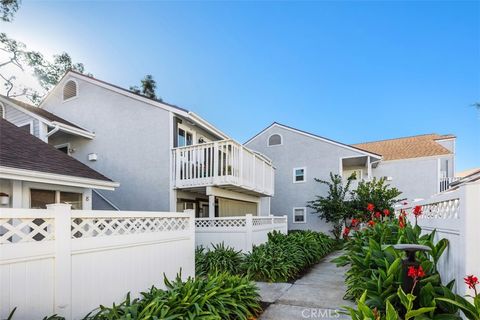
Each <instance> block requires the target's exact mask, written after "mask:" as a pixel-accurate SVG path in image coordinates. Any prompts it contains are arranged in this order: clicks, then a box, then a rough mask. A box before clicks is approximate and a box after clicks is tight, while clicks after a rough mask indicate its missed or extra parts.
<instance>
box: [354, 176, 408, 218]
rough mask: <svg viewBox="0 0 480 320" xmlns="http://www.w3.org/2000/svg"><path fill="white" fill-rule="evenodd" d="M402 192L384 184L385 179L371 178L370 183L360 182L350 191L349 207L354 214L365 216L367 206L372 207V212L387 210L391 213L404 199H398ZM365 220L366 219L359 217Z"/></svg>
mask: <svg viewBox="0 0 480 320" xmlns="http://www.w3.org/2000/svg"><path fill="white" fill-rule="evenodd" d="M401 194H402V192H401V191H400V190H398V189H397V188H395V187H391V186H390V185H389V184H388V183H386V179H385V178H380V179H377V178H373V179H372V180H371V181H361V182H360V183H359V184H358V187H357V189H356V190H354V191H352V202H351V206H352V209H354V210H355V211H356V212H361V214H362V215H365V211H366V208H367V206H368V204H373V205H374V208H375V209H374V210H375V211H379V212H383V210H385V209H388V210H389V211H390V212H393V209H394V208H393V205H394V204H395V203H397V202H399V201H403V200H405V199H399V198H398V196H400V195H401ZM361 218H367V219H368V217H365V216H364V217H361Z"/></svg>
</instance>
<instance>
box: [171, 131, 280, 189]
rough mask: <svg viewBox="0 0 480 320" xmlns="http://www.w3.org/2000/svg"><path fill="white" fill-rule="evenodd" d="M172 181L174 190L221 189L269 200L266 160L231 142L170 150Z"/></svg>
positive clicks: (271, 183)
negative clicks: (171, 156)
mask: <svg viewBox="0 0 480 320" xmlns="http://www.w3.org/2000/svg"><path fill="white" fill-rule="evenodd" d="M172 152H173V181H174V187H175V188H178V189H195V188H198V187H210V186H215V187H221V188H225V189H230V190H232V191H238V192H244V193H247V194H253V195H257V196H272V195H273V191H274V169H273V166H272V163H271V161H270V159H268V158H267V157H265V156H263V155H260V154H257V153H255V152H253V151H251V150H249V149H248V148H245V147H244V146H242V145H241V144H239V143H237V142H235V141H233V140H221V141H214V142H209V143H202V144H198V145H193V146H185V147H179V148H174V149H173V150H172Z"/></svg>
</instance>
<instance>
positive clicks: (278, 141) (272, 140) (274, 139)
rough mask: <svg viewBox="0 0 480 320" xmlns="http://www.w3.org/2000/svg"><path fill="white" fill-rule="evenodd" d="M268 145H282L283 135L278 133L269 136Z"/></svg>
mask: <svg viewBox="0 0 480 320" xmlns="http://www.w3.org/2000/svg"><path fill="white" fill-rule="evenodd" d="M267 144H268V146H269V147H270V146H280V145H282V144H283V137H282V136H281V135H279V134H278V133H274V134H272V135H271V136H270V137H268V143H267Z"/></svg>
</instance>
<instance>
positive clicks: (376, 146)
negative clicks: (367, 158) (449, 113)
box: [352, 133, 455, 160]
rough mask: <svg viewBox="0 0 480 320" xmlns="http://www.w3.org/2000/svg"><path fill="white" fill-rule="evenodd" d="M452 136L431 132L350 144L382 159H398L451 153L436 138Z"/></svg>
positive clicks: (450, 137) (449, 137) (451, 136)
mask: <svg viewBox="0 0 480 320" xmlns="http://www.w3.org/2000/svg"><path fill="white" fill-rule="evenodd" d="M453 138H455V136H454V135H451V134H448V135H439V134H436V133H431V134H424V135H419V136H413V137H405V138H397V139H390V140H381V141H373V142H364V143H357V144H353V145H352V146H354V147H356V148H360V149H363V150H366V151H369V152H373V153H377V154H381V155H382V156H383V160H398V159H410V158H419V157H429V156H439V155H447V154H452V152H451V151H450V150H448V149H447V148H445V147H444V146H442V145H441V144H439V143H438V142H437V140H442V139H453Z"/></svg>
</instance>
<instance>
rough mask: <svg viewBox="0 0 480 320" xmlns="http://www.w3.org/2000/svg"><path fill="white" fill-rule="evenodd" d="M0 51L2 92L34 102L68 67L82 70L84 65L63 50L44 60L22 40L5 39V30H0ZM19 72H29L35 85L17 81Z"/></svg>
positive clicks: (81, 71)
mask: <svg viewBox="0 0 480 320" xmlns="http://www.w3.org/2000/svg"><path fill="white" fill-rule="evenodd" d="M0 52H3V54H2V55H1V56H0V57H1V59H2V60H0V78H1V79H3V81H4V87H5V95H6V96H7V97H11V98H17V97H22V96H23V97H26V98H27V99H29V100H30V101H32V102H33V103H38V102H39V101H40V100H41V98H42V97H43V96H44V95H45V94H46V92H47V91H48V90H50V89H51V88H52V87H53V86H55V85H56V84H57V83H58V81H59V80H60V79H61V78H62V77H63V75H64V74H65V73H66V72H67V71H68V70H75V71H77V72H80V73H84V72H85V67H84V65H83V64H82V63H74V62H73V61H72V58H71V57H70V55H69V54H68V53H66V52H63V53H61V54H58V55H54V56H53V61H48V60H47V59H46V58H45V57H44V56H43V55H42V54H41V53H40V52H38V51H32V50H28V49H27V47H26V45H25V44H24V43H22V42H20V41H17V40H14V39H11V38H9V37H8V36H7V35H6V34H5V33H0ZM19 72H20V73H24V74H30V75H32V76H33V77H34V79H35V82H37V83H38V86H39V88H32V87H31V86H25V85H24V84H21V83H18V80H17V76H16V75H17V74H18V73H19ZM88 75H89V76H91V75H90V74H88Z"/></svg>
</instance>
